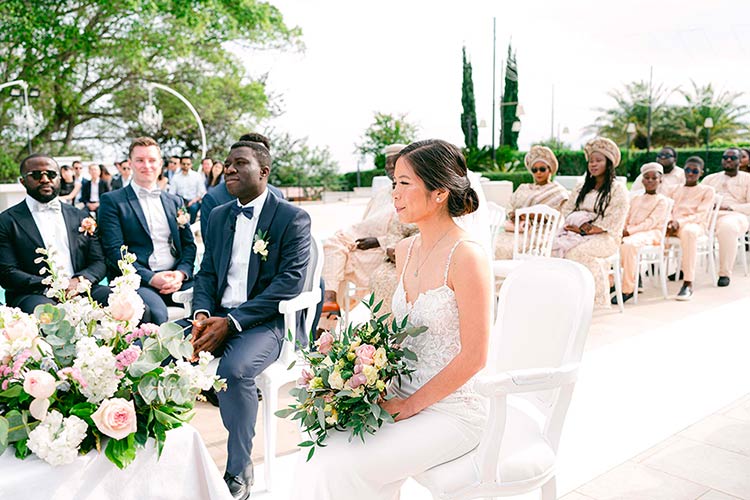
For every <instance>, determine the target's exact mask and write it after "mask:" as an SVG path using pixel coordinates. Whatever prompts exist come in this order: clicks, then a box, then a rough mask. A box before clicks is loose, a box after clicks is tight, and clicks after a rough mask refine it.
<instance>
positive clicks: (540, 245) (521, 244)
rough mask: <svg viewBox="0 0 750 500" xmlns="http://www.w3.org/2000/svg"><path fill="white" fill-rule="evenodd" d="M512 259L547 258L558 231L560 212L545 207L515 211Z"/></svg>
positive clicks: (550, 253) (535, 206)
mask: <svg viewBox="0 0 750 500" xmlns="http://www.w3.org/2000/svg"><path fill="white" fill-rule="evenodd" d="M515 213H516V221H515V230H514V235H513V258H514V259H525V258H529V257H549V256H550V255H552V243H553V242H554V240H555V234H557V230H558V222H559V220H560V212H558V211H557V210H555V209H554V208H552V207H548V206H547V205H533V206H531V207H527V208H519V209H518V210H516V212H515Z"/></svg>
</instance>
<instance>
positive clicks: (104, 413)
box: [91, 398, 138, 439]
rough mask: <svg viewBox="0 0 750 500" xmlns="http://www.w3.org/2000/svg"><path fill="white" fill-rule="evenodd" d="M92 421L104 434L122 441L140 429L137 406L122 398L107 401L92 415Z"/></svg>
mask: <svg viewBox="0 0 750 500" xmlns="http://www.w3.org/2000/svg"><path fill="white" fill-rule="evenodd" d="M91 420H93V421H94V423H95V424H96V428H97V429H99V431H100V432H101V433H102V434H105V435H107V436H109V437H111V438H113V439H122V438H124V437H127V436H129V435H130V434H132V433H134V432H135V431H136V430H137V429H138V422H137V420H136V416H135V406H133V402H132V401H126V400H124V399H122V398H112V399H105V400H104V401H102V404H101V405H100V406H99V409H98V410H96V411H95V412H94V413H93V414H92V415H91Z"/></svg>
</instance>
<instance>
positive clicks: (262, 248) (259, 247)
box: [253, 240, 268, 257]
mask: <svg viewBox="0 0 750 500" xmlns="http://www.w3.org/2000/svg"><path fill="white" fill-rule="evenodd" d="M253 252H254V253H257V254H260V255H262V256H263V257H266V256H267V255H268V243H266V241H265V240H256V241H255V243H254V244H253Z"/></svg>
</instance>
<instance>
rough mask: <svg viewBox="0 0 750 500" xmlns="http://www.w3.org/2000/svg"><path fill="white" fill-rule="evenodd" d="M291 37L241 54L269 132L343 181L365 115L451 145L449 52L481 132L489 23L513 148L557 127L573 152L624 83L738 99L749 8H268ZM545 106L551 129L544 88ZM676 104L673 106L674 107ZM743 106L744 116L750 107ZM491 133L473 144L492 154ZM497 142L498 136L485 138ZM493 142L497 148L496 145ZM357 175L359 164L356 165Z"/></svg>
mask: <svg viewBox="0 0 750 500" xmlns="http://www.w3.org/2000/svg"><path fill="white" fill-rule="evenodd" d="M271 3H273V4H274V5H276V6H277V7H278V8H279V9H280V10H281V12H282V13H283V15H284V17H285V20H286V22H287V24H289V25H295V26H299V27H300V28H302V33H303V35H302V40H303V42H304V44H305V46H306V48H305V50H304V52H297V53H294V52H274V51H271V52H268V51H266V52H262V51H252V52H251V51H248V52H243V53H242V58H243V60H244V61H245V63H246V65H247V67H248V70H249V72H250V74H251V75H253V76H258V75H261V74H263V73H266V72H268V75H269V79H268V83H269V88H270V90H271V91H272V92H274V93H276V94H280V95H282V96H283V109H284V110H285V113H284V115H283V116H281V117H279V118H277V119H274V120H273V121H272V122H271V123H270V125H272V126H273V127H275V128H277V129H279V130H285V131H289V132H291V133H292V134H293V135H294V136H298V137H308V138H309V142H310V144H312V145H319V146H328V147H329V148H330V150H331V152H332V153H333V156H334V158H335V159H336V160H337V161H338V162H339V164H340V166H341V169H342V171H347V170H353V169H354V168H356V164H357V159H358V156H357V155H356V154H355V153H354V149H355V143H356V142H357V141H358V140H359V139H360V137H361V136H362V133H363V131H364V130H365V129H366V128H367V126H368V125H369V124H370V123H372V121H373V114H374V112H376V111H382V112H385V113H407V116H408V118H409V119H410V120H411V121H412V122H414V123H416V124H417V125H418V126H419V128H420V134H419V137H420V138H429V137H435V138H442V139H446V140H449V141H452V142H454V143H456V144H459V145H461V144H463V134H462V132H461V128H460V115H461V78H462V72H461V47H462V46H463V45H465V46H466V48H467V51H468V53H469V56H470V58H471V62H472V65H473V72H474V91H475V96H476V106H477V116H478V119H479V120H482V119H484V120H486V122H487V124H490V122H491V116H492V115H491V113H492V105H491V103H492V18H493V16H495V17H496V18H497V75H498V77H497V88H498V100H499V90H500V88H501V85H502V82H501V81H500V63H501V60H503V59H505V57H506V51H507V46H508V42H509V41H510V40H511V38H512V43H513V47H514V49H515V51H516V53H517V60H518V70H519V101H520V102H521V104H522V105H523V108H524V110H525V114H524V116H522V117H521V121H522V129H521V135H520V138H519V143H520V146H521V148H522V149H524V148H527V147H528V146H529V145H531V144H533V143H534V142H536V141H539V140H543V139H546V138H548V137H550V135H551V130H554V133H555V134H557V129H558V126H559V128H560V130H561V131H562V130H564V128H566V127H567V128H568V129H569V131H570V132H569V134H567V135H564V134H563V135H562V137H561V138H562V140H564V141H566V142H569V143H572V144H574V145H576V146H578V145H579V144H580V143H581V142H582V141H583V142H585V140H586V138H587V137H586V136H585V135H584V130H583V129H584V128H585V127H586V126H587V125H589V124H591V123H592V122H593V121H594V119H595V117H596V116H597V112H596V110H595V108H598V107H606V106H610V105H611V103H612V100H611V99H610V98H609V97H608V96H607V92H608V91H609V90H611V89H614V88H620V87H622V85H623V84H624V83H627V82H631V81H634V80H639V79H643V80H648V77H649V68H650V66H653V71H654V82H655V84H660V83H661V84H664V85H665V86H667V87H670V88H671V87H677V86H682V87H684V88H689V87H690V80H691V79H693V80H695V81H696V82H697V83H699V84H706V83H709V82H710V83H712V84H714V86H715V87H716V88H717V89H719V90H731V91H743V92H744V91H750V1H748V0H725V1H707V0H706V1H697V0H683V1H679V2H678V1H664V0H650V1H646V0H630V1H629V2H609V1H605V0H559V1H551V0H550V1H542V0H524V1H515V2H510V1H500V0H494V1H471V0H464V1H463V2H458V1H442V0H399V1H395V0H380V1H378V2H364V1H352V0H271ZM553 85H554V93H555V100H554V102H555V106H554V125H553V124H552V87H553ZM675 98H676V96H675ZM741 102H742V103H745V104H750V95H746V96H743V97H742V99H741ZM490 130H491V129H490V128H489V127H487V128H484V129H480V136H479V143H480V145H483V144H487V145H488V144H490V133H491V132H490ZM496 137H497V134H496ZM496 140H497V139H496ZM362 166H363V168H366V167H367V166H368V165H366V164H363V165H362Z"/></svg>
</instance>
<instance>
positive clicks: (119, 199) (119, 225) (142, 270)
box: [98, 184, 196, 285]
mask: <svg viewBox="0 0 750 500" xmlns="http://www.w3.org/2000/svg"><path fill="white" fill-rule="evenodd" d="M161 204H162V205H163V206H164V212H165V213H166V215H167V222H168V223H169V229H170V232H171V236H170V245H171V250H172V255H173V256H174V258H175V259H176V262H175V266H174V269H173V270H178V271H182V272H184V273H185V275H186V276H187V278H188V279H191V278H192V277H193V265H194V264H195V251H196V249H195V242H194V241H193V232H192V230H191V229H190V225H189V224H185V225H184V226H183V227H181V228H180V227H178V226H177V211H178V210H179V209H180V208H184V206H183V202H182V198H180V197H179V196H175V195H173V194H170V193H166V192H163V191H162V193H161ZM98 224H99V231H100V233H101V238H102V246H103V248H104V255H105V256H106V258H107V265H108V266H109V271H110V276H117V275H119V274H120V271H119V269H118V267H117V261H118V260H120V247H121V246H122V245H126V246H127V247H128V251H129V252H130V253H133V254H135V256H136V261H135V264H134V266H135V269H136V271H138V274H139V275H140V276H141V282H142V284H146V285H147V284H148V282H149V281H151V278H153V277H154V273H155V271H164V269H151V266H149V264H148V258H149V257H150V256H151V254H152V253H153V252H154V243H153V241H152V240H151V233H149V230H148V224H147V223H146V217H145V215H144V214H143V209H142V208H141V204H140V202H139V201H138V195H136V194H135V191H134V190H133V184H130V185H129V186H126V187H124V188H122V189H117V190H115V191H112V192H109V193H106V194H105V195H104V196H102V198H101V204H100V205H99V215H98Z"/></svg>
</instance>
